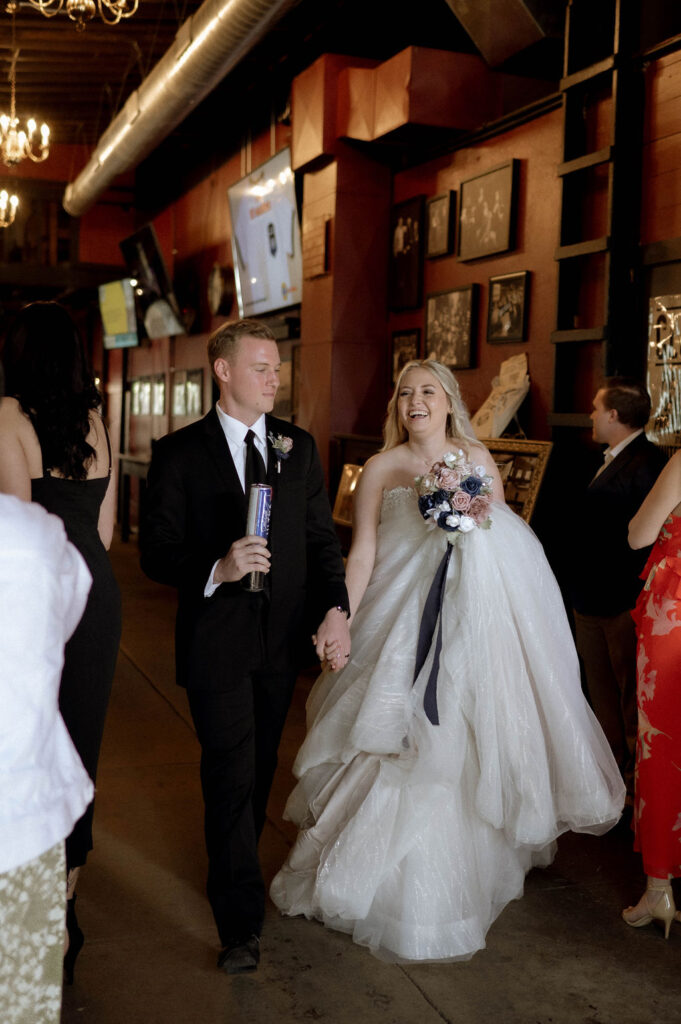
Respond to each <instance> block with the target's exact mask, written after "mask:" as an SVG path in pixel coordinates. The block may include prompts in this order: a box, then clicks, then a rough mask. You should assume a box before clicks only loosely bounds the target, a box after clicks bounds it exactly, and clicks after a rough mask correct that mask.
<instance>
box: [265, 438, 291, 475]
mask: <svg viewBox="0 0 681 1024" xmlns="http://www.w3.org/2000/svg"><path fill="white" fill-rule="evenodd" d="M267 439H268V441H269V442H270V444H271V445H272V448H273V449H274V454H275V455H276V457H277V473H281V460H282V459H287V458H288V457H289V455H290V454H291V449H292V448H293V441H292V440H291V438H290V437H284V436H283V434H277V436H276V437H275V436H274V434H272V433H269V434H268V435H267Z"/></svg>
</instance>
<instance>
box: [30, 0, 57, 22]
mask: <svg viewBox="0 0 681 1024" xmlns="http://www.w3.org/2000/svg"><path fill="white" fill-rule="evenodd" d="M28 2H29V4H30V5H31V7H35V9H36V10H38V11H40V13H41V14H44V15H45V17H46V18H54V16H55V15H56V14H59V12H60V11H61V9H62V7H63V6H64V0H28ZM52 8H54V9H52Z"/></svg>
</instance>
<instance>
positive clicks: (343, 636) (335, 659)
mask: <svg viewBox="0 0 681 1024" xmlns="http://www.w3.org/2000/svg"><path fill="white" fill-rule="evenodd" d="M312 643H313V644H314V645H315V650H316V652H317V657H318V658H319V661H320V662H321V664H322V666H325V665H328V667H329V668H330V669H331V671H332V672H338V671H339V670H340V669H342V668H345V666H346V665H347V663H348V659H349V657H350V647H351V642H350V628H349V626H348V617H347V615H346V613H345V612H344V611H343V610H342V608H329V610H328V612H327V613H326V615H325V616H324V619H323V621H322V623H321V624H320V626H319V629H318V630H317V632H316V633H315V634H314V635H313V637H312Z"/></svg>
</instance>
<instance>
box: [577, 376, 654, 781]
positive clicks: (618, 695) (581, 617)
mask: <svg viewBox="0 0 681 1024" xmlns="http://www.w3.org/2000/svg"><path fill="white" fill-rule="evenodd" d="M649 416H650V397H649V395H648V392H647V391H646V389H645V387H644V386H643V385H642V384H641V383H640V382H639V381H637V380H635V379H632V378H628V377H610V378H608V379H607V380H606V381H605V383H604V385H603V387H602V388H600V389H599V390H598V392H597V393H596V396H595V398H594V400H593V411H592V413H591V422H592V424H593V431H592V433H593V439H594V441H597V442H599V443H600V444H605V445H607V448H606V450H605V452H604V461H603V464H602V465H601V466H600V467H599V469H598V472H597V473H596V475H595V476H594V478H593V479H592V481H591V483H590V484H589V486H588V487H587V489H586V492H585V493H584V494H583V495H582V496H580V498H579V499H578V500H577V501H576V502H575V503H574V508H575V511H576V513H577V514H578V525H576V526H575V529H574V544H573V552H572V556H573V558H572V570H573V573H574V577H573V587H572V601H573V606H574V613H575V631H576V636H575V639H576V644H577V650H578V652H579V655H580V657H581V659H582V664H583V667H584V675H585V678H586V685H587V689H588V694H589V699H590V701H591V706H592V707H593V710H594V713H595V715H596V717H597V718H598V720H599V722H600V724H601V727H602V729H603V732H604V733H605V735H606V738H607V740H608V742H609V743H610V746H611V747H612V752H613V754H614V756H615V760H616V761H617V763H618V765H619V767H620V771H621V772H622V776H623V778H624V781H625V783H626V784H627V790H628V795H629V796H630V797H631V796H633V774H634V754H635V749H636V733H637V720H638V713H637V706H636V633H635V629H634V621H633V619H632V617H631V610H632V608H633V607H634V605H635V603H636V599H637V597H638V595H639V593H640V592H641V588H642V586H643V580H641V579H640V578H639V574H640V572H641V571H642V569H643V566H644V565H645V562H646V559H647V557H648V554H649V552H650V548H642V549H639V550H638V551H632V549H631V548H630V547H629V543H628V539H627V534H628V531H629V521H630V520H631V519H632V518H633V516H634V515H635V513H636V512H638V509H639V507H640V505H641V503H642V501H643V499H644V498H645V497H646V495H647V494H648V491H649V490H650V488H651V487H652V486H653V484H654V483H655V480H656V479H657V476H658V474H659V472H660V470H661V469H662V467H663V466H664V464H665V461H666V459H665V455H664V453H663V452H662V451H661V450H660V449H659V448H657V447H656V445H654V444H652V443H651V442H650V441H649V440H648V439H647V438H646V435H645V433H644V428H645V425H646V423H647V422H648V418H649ZM575 522H576V521H575Z"/></svg>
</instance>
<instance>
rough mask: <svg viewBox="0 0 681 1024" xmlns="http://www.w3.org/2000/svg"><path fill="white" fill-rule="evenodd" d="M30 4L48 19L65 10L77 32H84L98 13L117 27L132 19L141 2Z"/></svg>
mask: <svg viewBox="0 0 681 1024" xmlns="http://www.w3.org/2000/svg"><path fill="white" fill-rule="evenodd" d="M28 3H29V4H30V5H31V7H36V8H37V9H38V10H39V11H41V13H42V14H44V15H45V17H46V18H54V16H55V14H59V13H60V11H62V10H64V11H65V12H66V14H67V15H68V16H69V18H70V19H71V21H75V23H76V30H77V31H78V32H82V31H83V29H84V28H85V24H86V22H88V21H92V19H93V18H94V16H95V14H96V13H97V11H99V16H100V18H101V19H102V21H103V22H104V24H105V25H117V24H118V22H119V21H120V20H121V18H131V17H132V16H133V14H134V13H135V11H136V10H137V6H138V4H139V0H28Z"/></svg>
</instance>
